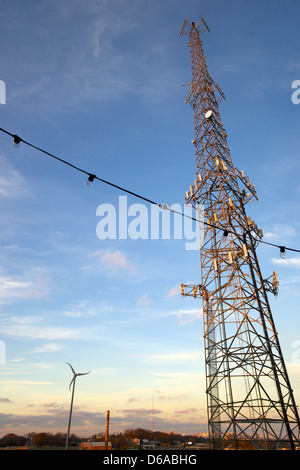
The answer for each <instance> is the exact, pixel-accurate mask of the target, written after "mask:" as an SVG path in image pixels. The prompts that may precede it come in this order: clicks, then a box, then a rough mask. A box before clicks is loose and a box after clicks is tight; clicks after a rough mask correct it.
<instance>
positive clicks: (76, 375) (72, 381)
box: [66, 362, 91, 450]
mask: <svg viewBox="0 0 300 470" xmlns="http://www.w3.org/2000/svg"><path fill="white" fill-rule="evenodd" d="M66 364H68V365H69V366H70V367H71V370H72V372H73V378H72V380H71V382H70V385H69V390H71V385H72V384H73V387H72V398H71V406H70V415H69V424H68V434H67V440H66V450H68V445H69V436H70V427H71V419H72V409H73V399H74V390H75V381H76V378H77V377H78V376H79V375H87V374H89V373H90V372H91V371H89V372H84V373H80V374H77V373H76V372H75V370H74V369H73V367H72V366H71V364H69V363H68V362H66Z"/></svg>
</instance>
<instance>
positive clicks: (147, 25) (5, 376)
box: [0, 0, 300, 436]
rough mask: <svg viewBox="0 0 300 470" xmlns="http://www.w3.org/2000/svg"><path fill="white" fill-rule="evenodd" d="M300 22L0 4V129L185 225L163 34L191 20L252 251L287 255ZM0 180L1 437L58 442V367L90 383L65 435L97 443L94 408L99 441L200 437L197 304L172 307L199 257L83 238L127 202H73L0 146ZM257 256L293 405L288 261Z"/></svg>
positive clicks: (295, 286)
mask: <svg viewBox="0 0 300 470" xmlns="http://www.w3.org/2000/svg"><path fill="white" fill-rule="evenodd" d="M299 14H300V5H299V3H298V2H297V1H296V0H294V1H286V2H281V1H277V0H272V1H271V0H270V1H268V0H265V1H263V2H262V1H256V0H254V1H251V2H250V1H243V0H235V1H234V0H227V1H222V0H210V1H208V0H197V1H193V0H185V1H184V2H182V1H179V0H159V1H156V0H150V1H149V0H148V1H146V0H131V1H130V2H125V1H124V0H122V1H121V0H109V1H108V0H106V1H105V0H103V1H102V0H98V1H96V0H95V1H93V0H85V1H83V0H73V1H71V0H63V1H56V0H52V1H50V0H44V1H40V2H36V1H30V0H29V1H26V2H21V1H20V0H10V1H2V4H1V11H0V22H1V28H0V43H1V51H0V55H1V67H0V71H1V72H0V80H3V81H4V82H5V85H6V104H1V105H0V113H1V125H0V127H2V128H4V129H6V130H8V131H10V132H12V133H16V134H19V135H20V136H21V137H22V138H23V139H24V140H27V141H29V142H31V143H32V144H34V145H36V146H38V147H41V148H43V149H45V150H47V151H49V152H51V153H53V154H55V155H58V156H60V157H62V158H64V159H65V160H68V161H70V162H72V163H73V164H75V165H78V166H79V167H81V168H84V169H86V170H87V171H90V172H91V173H95V174H96V175H97V176H99V177H101V178H103V179H105V180H108V181H111V182H113V183H115V184H117V185H119V186H121V187H125V188H128V189H129V190H131V191H133V192H136V193H139V194H142V195H143V196H145V197H147V198H149V199H151V200H154V201H157V202H159V203H168V204H170V205H171V204H179V205H181V207H182V210H183V208H184V197H185V191H186V190H187V189H188V188H189V185H190V184H192V182H193V181H194V174H195V157H194V149H193V146H192V145H191V139H192V137H193V115H192V110H191V109H190V107H188V106H186V105H185V104H184V98H185V96H186V93H187V91H188V88H187V87H183V86H182V85H183V84H188V83H189V82H190V80H191V70H190V50H189V48H187V47H186V38H185V37H181V38H179V31H180V28H181V26H182V23H183V21H184V19H185V17H187V18H188V19H189V20H190V21H196V22H197V21H199V20H200V17H201V16H203V17H204V19H205V21H206V22H207V24H208V26H209V27H210V30H211V32H210V33H206V34H205V35H204V36H203V41H204V50H205V54H206V57H207V63H208V67H209V71H210V73H211V75H212V77H213V78H214V79H215V80H216V81H217V83H218V84H219V85H220V87H221V88H222V90H223V92H224V93H225V95H226V98H227V100H226V101H223V102H222V104H221V116H222V121H223V125H224V127H225V129H226V130H227V133H228V143H229V147H230V149H231V156H232V159H233V162H234V164H235V165H236V166H237V167H238V168H239V169H243V170H244V171H245V173H246V174H248V175H249V177H250V179H251V180H252V182H253V183H254V184H255V185H256V190H257V193H258V197H259V202H258V203H252V205H251V207H249V215H250V216H251V217H252V218H253V219H254V220H255V222H256V223H257V225H258V226H259V227H261V228H262V229H263V232H264V234H265V240H266V241H270V242H272V243H276V244H280V245H286V246H289V247H293V248H296V249H300V240H299V235H298V234H299V229H300V228H299V194H300V184H299V170H300V158H299V157H300V151H299V121H300V105H295V104H293V103H292V100H291V96H292V92H293V90H292V88H291V86H292V82H293V81H294V80H299V79H300V39H299V25H298V18H299ZM0 164H1V170H2V171H1V176H0V203H1V205H0V207H1V220H2V224H1V232H0V241H1V250H0V278H1V283H0V339H1V341H2V345H3V344H4V345H5V348H6V354H5V361H2V362H5V363H4V364H1V366H0V379H1V380H0V435H4V434H5V433H6V432H15V433H17V434H22V433H26V432H30V431H49V432H56V431H63V432H65V431H66V430H67V419H68V411H69V404H70V392H69V390H68V386H69V382H70V380H71V371H70V369H69V368H68V366H67V365H66V362H70V363H71V364H72V365H73V367H74V368H75V370H76V371H78V372H86V371H88V370H90V369H91V373H90V374H89V375H88V376H86V377H79V379H78V381H77V384H76V392H75V393H76V395H75V404H74V413H73V422H72V431H73V432H76V433H77V434H79V435H85V436H86V435H89V434H93V433H95V432H96V433H97V432H104V430H105V419H106V411H107V410H110V412H111V424H110V430H111V432H118V431H122V430H124V429H127V428H135V427H144V428H151V427H152V426H153V427H154V428H155V429H159V430H164V431H178V432H193V433H196V432H206V429H207V426H206V402H205V400H206V398H205V376H204V357H203V337H202V336H203V328H202V311H201V303H199V302H198V301H194V299H188V298H182V297H181V296H180V295H178V285H179V284H180V283H181V282H186V283H188V282H195V283H198V282H199V280H200V264H199V253H198V252H197V251H196V250H187V249H186V242H187V240H186V239H184V237H183V238H182V239H175V238H174V237H173V236H171V237H170V239H163V238H162V237H160V238H158V239H153V238H151V237H150V236H149V237H148V239H147V238H146V239H137V240H135V239H131V238H127V239H119V237H116V239H105V240H101V239H99V237H98V236H97V226H98V223H99V221H100V220H101V217H99V215H97V209H98V207H99V206H102V205H103V204H110V205H111V206H112V207H114V208H115V209H116V213H117V214H118V213H119V212H118V211H119V201H120V197H122V196H123V197H124V196H126V194H124V193H123V192H121V191H119V190H117V189H115V188H112V187H109V186H107V185H105V184H102V183H100V182H99V181H95V182H94V184H93V187H92V188H91V189H87V188H85V187H84V181H85V179H86V178H85V176H84V175H82V174H81V173H78V172H76V171H74V170H72V169H71V168H69V167H66V166H65V165H62V164H60V163H58V162H56V161H55V160H53V159H51V158H49V157H47V156H45V155H42V154H41V153H39V152H37V151H36V150H33V149H30V148H29V147H27V146H26V145H21V147H20V148H18V149H16V148H14V147H13V146H12V142H11V139H10V138H9V137H8V136H7V135H5V134H2V133H1V135H0ZM122 201H124V199H122ZM126 203H127V207H128V208H131V210H132V211H134V209H135V208H136V207H135V206H134V204H142V201H141V200H137V199H136V198H134V197H133V196H130V195H127V200H126ZM143 205H144V208H145V210H146V211H148V215H149V219H148V221H149V223H150V214H151V207H150V205H149V204H147V203H145V204H143ZM102 207H103V206H102ZM132 220H134V217H132V216H130V215H128V221H132ZM171 235H172V234H171ZM258 254H259V257H260V260H261V268H262V271H263V274H264V275H265V277H266V278H267V277H269V275H271V274H272V272H273V270H274V269H275V270H277V272H278V275H279V279H280V290H279V296H278V298H277V299H275V298H271V305H272V307H273V311H274V317H275V322H276V325H277V329H278V332H279V337H280V341H281V344H282V349H283V352H284V355H285V359H286V362H287V365H288V370H289V371H290V379H291V382H292V385H293V387H294V390H295V398H296V401H297V403H299V402H300V380H299V379H300V365H299V363H300V355H299V354H298V350H299V344H298V342H300V324H299V322H300V320H299V307H298V299H299V294H300V289H299V281H300V272H299V269H300V257H299V255H297V253H292V252H290V253H289V254H288V258H287V259H286V260H281V259H280V258H279V252H278V250H277V249H276V248H272V247H269V246H265V245H262V246H261V247H260V248H259V249H258ZM152 410H153V412H152Z"/></svg>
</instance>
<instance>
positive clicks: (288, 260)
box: [272, 258, 300, 268]
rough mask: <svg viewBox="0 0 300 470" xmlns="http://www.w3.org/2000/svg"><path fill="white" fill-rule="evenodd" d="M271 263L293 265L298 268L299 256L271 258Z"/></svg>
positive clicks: (299, 266) (299, 264) (299, 263)
mask: <svg viewBox="0 0 300 470" xmlns="http://www.w3.org/2000/svg"><path fill="white" fill-rule="evenodd" d="M272 263H274V264H279V265H281V266H295V267H296V268H300V258H286V259H281V258H272Z"/></svg>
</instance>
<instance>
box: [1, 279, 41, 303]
mask: <svg viewBox="0 0 300 470" xmlns="http://www.w3.org/2000/svg"><path fill="white" fill-rule="evenodd" d="M29 277H30V275H29V274H27V275H24V276H20V275H18V276H8V275H2V276H1V275H0V302H1V303H11V302H13V301H15V300H19V299H39V298H42V297H46V296H47V295H48V294H49V285H48V281H49V279H42V278H40V277H39V276H37V277H35V278H33V279H30V278H29Z"/></svg>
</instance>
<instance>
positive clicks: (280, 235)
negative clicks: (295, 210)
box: [264, 224, 296, 243]
mask: <svg viewBox="0 0 300 470" xmlns="http://www.w3.org/2000/svg"><path fill="white" fill-rule="evenodd" d="M294 235H296V230H295V229H294V227H292V226H291V225H287V224H276V225H273V226H272V227H271V230H270V231H268V232H264V238H266V239H267V240H270V241H273V242H280V240H281V242H282V243H284V240H286V239H287V238H288V237H293V236H294Z"/></svg>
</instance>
